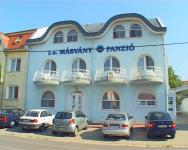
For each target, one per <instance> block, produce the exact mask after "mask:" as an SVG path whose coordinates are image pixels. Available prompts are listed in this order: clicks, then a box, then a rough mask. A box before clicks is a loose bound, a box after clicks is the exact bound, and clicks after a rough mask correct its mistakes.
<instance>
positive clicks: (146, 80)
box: [130, 66, 163, 84]
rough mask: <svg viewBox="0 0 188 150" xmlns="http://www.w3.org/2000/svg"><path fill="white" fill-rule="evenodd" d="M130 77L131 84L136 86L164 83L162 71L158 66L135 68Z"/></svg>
mask: <svg viewBox="0 0 188 150" xmlns="http://www.w3.org/2000/svg"><path fill="white" fill-rule="evenodd" d="M130 77H131V79H130V82H131V83H134V84H158V83H162V82H163V73H162V69H161V68H160V67H156V66H147V67H146V68H134V69H132V70H131V72H130Z"/></svg>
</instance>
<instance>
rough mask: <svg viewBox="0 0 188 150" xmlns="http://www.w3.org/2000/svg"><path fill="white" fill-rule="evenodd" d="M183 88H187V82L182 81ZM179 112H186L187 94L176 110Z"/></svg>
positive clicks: (187, 104)
mask: <svg viewBox="0 0 188 150" xmlns="http://www.w3.org/2000/svg"><path fill="white" fill-rule="evenodd" d="M182 84H183V86H188V81H182ZM178 111H180V112H188V93H187V94H186V95H184V99H183V100H182V103H181V105H180V106H179V108H178Z"/></svg>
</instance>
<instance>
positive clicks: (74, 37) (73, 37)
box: [67, 30, 78, 42]
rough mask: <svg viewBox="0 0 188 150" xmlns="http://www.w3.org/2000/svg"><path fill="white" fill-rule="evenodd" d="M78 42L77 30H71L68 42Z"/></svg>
mask: <svg viewBox="0 0 188 150" xmlns="http://www.w3.org/2000/svg"><path fill="white" fill-rule="evenodd" d="M77 40H78V34H77V31H76V30H71V31H69V33H68V36H67V42H75V41H77Z"/></svg>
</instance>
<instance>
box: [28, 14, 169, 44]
mask: <svg viewBox="0 0 188 150" xmlns="http://www.w3.org/2000/svg"><path fill="white" fill-rule="evenodd" d="M122 18H138V19H140V20H142V21H143V22H144V23H145V24H146V25H147V26H148V27H150V29H152V30H153V31H155V32H165V31H166V30H167V28H166V27H162V26H161V24H160V23H159V24H160V26H161V27H156V26H154V25H153V24H151V23H150V22H149V21H148V20H147V19H146V18H145V17H144V16H142V15H140V14H137V13H127V14H119V15H116V16H113V17H111V18H110V19H109V20H108V21H107V22H106V23H105V24H104V26H103V27H102V28H101V29H100V30H99V31H97V32H86V31H85V30H84V28H83V27H82V26H81V25H80V24H79V23H78V22H76V21H73V20H67V21H60V22H56V23H53V24H52V25H51V26H49V28H48V29H47V31H46V32H45V33H44V34H43V36H42V37H40V38H36V39H29V40H28V41H27V44H29V43H34V42H40V41H42V40H44V38H45V37H46V36H47V35H48V33H49V32H50V30H52V29H53V28H54V27H56V26H60V25H68V24H71V25H75V26H76V27H77V28H78V29H79V31H80V32H81V33H82V34H83V35H84V36H87V37H94V36H99V35H101V34H103V33H104V32H105V30H106V29H107V27H108V26H109V25H110V24H111V23H112V22H113V21H115V20H117V19H122Z"/></svg>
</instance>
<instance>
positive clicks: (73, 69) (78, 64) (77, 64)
mask: <svg viewBox="0 0 188 150" xmlns="http://www.w3.org/2000/svg"><path fill="white" fill-rule="evenodd" d="M81 61H82V62H83V63H84V67H85V68H84V69H82V68H81ZM75 63H76V67H75V68H74V67H73V65H74V64H75ZM86 70H87V65H86V62H85V61H84V59H81V58H77V59H75V60H74V61H73V63H72V72H85V71H86Z"/></svg>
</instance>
